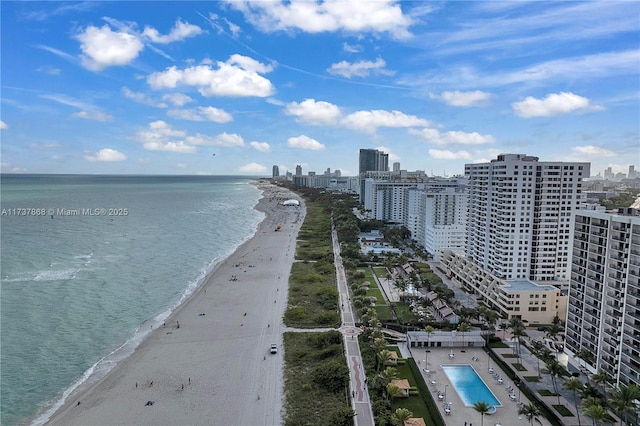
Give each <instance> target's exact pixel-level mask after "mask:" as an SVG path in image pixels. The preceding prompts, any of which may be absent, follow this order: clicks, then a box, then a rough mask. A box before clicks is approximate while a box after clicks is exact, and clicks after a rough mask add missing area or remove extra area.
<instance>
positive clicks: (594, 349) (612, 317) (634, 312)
mask: <svg viewBox="0 0 640 426" xmlns="http://www.w3.org/2000/svg"><path fill="white" fill-rule="evenodd" d="M565 334H566V339H565V351H566V352H567V353H569V354H570V355H577V354H578V353H579V352H580V351H581V350H587V351H589V352H590V353H591V354H593V360H592V362H589V363H586V362H585V360H581V361H577V364H579V365H585V366H586V367H587V368H588V369H589V370H591V372H592V373H594V372H596V371H598V370H601V371H604V372H605V373H607V374H608V375H609V376H610V377H611V378H612V379H613V383H614V384H615V385H616V386H618V385H620V384H624V385H629V384H631V383H635V384H640V212H639V211H638V210H634V209H626V211H623V212H620V213H618V214H612V213H607V212H603V211H595V210H580V211H578V212H576V215H575V225H574V233H573V251H572V261H571V284H570V288H569V306H568V310H567V328H566V333H565Z"/></svg>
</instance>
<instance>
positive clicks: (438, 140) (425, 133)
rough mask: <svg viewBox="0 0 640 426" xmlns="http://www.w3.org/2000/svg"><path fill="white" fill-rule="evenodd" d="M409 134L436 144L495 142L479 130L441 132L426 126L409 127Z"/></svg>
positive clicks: (481, 143)
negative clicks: (420, 127) (416, 128)
mask: <svg viewBox="0 0 640 426" xmlns="http://www.w3.org/2000/svg"><path fill="white" fill-rule="evenodd" d="M409 134H412V135H416V136H420V137H421V138H422V139H424V140H426V141H427V142H430V143H433V144H436V145H450V144H457V145H484V144H488V143H493V142H495V138H494V137H493V136H491V135H481V134H480V133H478V132H463V131H461V130H450V131H448V132H440V131H439V130H438V129H434V128H428V127H427V128H424V129H421V130H414V129H409Z"/></svg>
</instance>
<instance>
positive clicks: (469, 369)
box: [442, 365, 502, 407]
mask: <svg viewBox="0 0 640 426" xmlns="http://www.w3.org/2000/svg"><path fill="white" fill-rule="evenodd" d="M442 369H443V370H444V372H445V374H446V375H447V377H448V378H449V381H450V382H451V384H452V385H453V387H454V388H455V390H456V392H458V395H460V399H462V403H463V404H464V405H465V406H466V407H473V404H475V403H476V402H478V401H484V402H486V403H487V404H488V405H492V406H494V407H501V406H502V404H501V403H500V401H499V400H498V398H496V396H495V395H494V394H493V392H491V389H489V387H488V386H487V385H486V383H485V382H484V381H483V380H482V378H481V377H480V376H479V375H478V373H477V372H476V370H475V369H474V368H473V366H471V365H443V366H442Z"/></svg>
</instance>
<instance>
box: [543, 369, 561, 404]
mask: <svg viewBox="0 0 640 426" xmlns="http://www.w3.org/2000/svg"><path fill="white" fill-rule="evenodd" d="M547 372H548V373H549V375H550V376H551V383H552V384H553V391H554V392H555V393H556V395H557V396H558V405H560V393H559V392H558V377H560V376H561V375H562V373H563V368H562V366H561V365H560V363H559V362H558V361H556V360H555V359H554V358H552V359H550V360H549V362H547Z"/></svg>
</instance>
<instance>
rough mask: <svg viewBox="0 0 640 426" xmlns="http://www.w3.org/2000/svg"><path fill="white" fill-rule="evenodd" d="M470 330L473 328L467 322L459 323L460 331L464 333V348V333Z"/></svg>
mask: <svg viewBox="0 0 640 426" xmlns="http://www.w3.org/2000/svg"><path fill="white" fill-rule="evenodd" d="M469 330H471V328H470V327H469V324H467V323H466V322H461V323H460V324H458V331H459V332H460V333H462V347H463V348H464V333H466V332H468V331H469Z"/></svg>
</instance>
